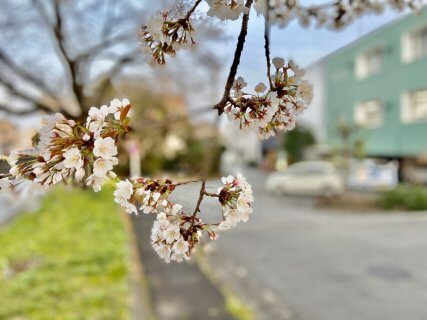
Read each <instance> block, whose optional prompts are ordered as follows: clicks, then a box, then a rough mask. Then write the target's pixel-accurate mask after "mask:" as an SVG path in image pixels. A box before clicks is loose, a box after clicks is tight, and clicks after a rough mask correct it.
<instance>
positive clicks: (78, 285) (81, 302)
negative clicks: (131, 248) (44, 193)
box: [0, 188, 130, 320]
mask: <svg viewBox="0 0 427 320" xmlns="http://www.w3.org/2000/svg"><path fill="white" fill-rule="evenodd" d="M128 261H129V257H128V252H127V239H126V234H125V231H124V227H123V225H122V223H121V220H120V216H119V213H118V210H117V207H116V206H115V204H114V203H113V197H112V191H111V190H105V191H102V192H100V193H93V192H92V191H90V190H86V191H83V190H74V189H73V190H72V189H66V188H57V189H55V190H53V191H52V192H51V193H50V195H49V196H48V197H46V198H45V199H44V201H43V204H42V207H41V209H40V210H39V211H37V212H36V213H28V214H22V215H21V216H19V217H18V218H17V219H16V220H15V221H13V222H12V223H11V224H9V225H7V226H5V227H3V228H2V229H0V319H16V320H18V319H19V320H21V319H22V320H23V319H43V320H44V319H79V320H82V319H114V320H115V319H129V317H130V315H129V306H128V305H129V295H130V292H129V291H130V288H129V286H128V280H129V277H128V264H129V263H128Z"/></svg>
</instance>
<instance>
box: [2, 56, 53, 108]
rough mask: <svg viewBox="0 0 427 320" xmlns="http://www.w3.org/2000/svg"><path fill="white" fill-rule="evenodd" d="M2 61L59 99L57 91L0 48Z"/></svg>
mask: <svg viewBox="0 0 427 320" xmlns="http://www.w3.org/2000/svg"><path fill="white" fill-rule="evenodd" d="M0 61H2V62H3V63H4V64H5V65H6V66H7V67H8V68H9V69H10V70H12V71H13V72H14V73H15V74H16V75H18V76H20V77H21V78H23V79H24V80H26V81H28V82H30V83H31V84H32V85H34V86H35V87H37V88H38V89H39V90H41V91H44V93H46V94H48V95H49V96H50V97H51V98H52V99H55V100H57V97H56V95H55V93H54V92H53V91H52V90H50V89H49V88H48V87H47V86H46V84H45V83H44V82H43V81H42V80H41V79H39V78H37V77H35V76H34V75H33V74H31V73H29V72H27V71H26V70H24V69H22V68H21V67H20V66H18V65H17V64H16V63H15V62H14V61H13V60H12V59H10V58H9V57H8V56H7V54H6V53H5V52H3V51H2V50H1V49H0Z"/></svg>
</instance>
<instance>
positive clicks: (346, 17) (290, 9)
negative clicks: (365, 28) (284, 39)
mask: <svg viewBox="0 0 427 320" xmlns="http://www.w3.org/2000/svg"><path fill="white" fill-rule="evenodd" d="M421 2H422V0H386V1H379V0H338V1H333V2H332V3H325V4H323V5H317V6H316V5H313V6H307V7H306V6H302V5H300V2H299V1H289V0H255V2H254V8H255V10H256V11H257V12H258V14H260V15H264V16H265V15H266V13H267V12H268V17H269V21H270V22H271V23H273V24H277V25H278V26H279V27H285V26H286V25H287V24H288V23H289V22H290V21H292V20H294V19H297V20H298V21H299V23H300V24H301V25H302V26H304V27H307V26H310V25H311V24H312V23H315V24H316V27H327V28H329V29H340V28H343V27H345V26H347V25H348V24H350V23H351V22H353V21H354V20H355V19H356V18H358V17H360V16H362V15H363V14H367V13H374V14H380V13H382V12H383V11H384V10H385V8H386V6H387V5H388V6H390V7H391V8H393V9H395V10H398V11H402V10H404V9H406V8H410V9H415V8H416V7H417V6H418V5H419V4H421ZM267 3H268V8H267Z"/></svg>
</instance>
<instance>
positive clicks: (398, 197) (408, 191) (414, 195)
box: [380, 185, 427, 211]
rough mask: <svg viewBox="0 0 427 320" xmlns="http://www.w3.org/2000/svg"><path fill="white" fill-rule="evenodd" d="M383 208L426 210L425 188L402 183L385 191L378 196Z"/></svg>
mask: <svg viewBox="0 0 427 320" xmlns="http://www.w3.org/2000/svg"><path fill="white" fill-rule="evenodd" d="M380 204H381V206H382V207H383V208H385V209H406V210H411V211H417V210H427V188H425V187H421V186H410V185H402V186H399V187H397V188H396V189H394V190H392V191H388V192H385V193H384V194H383V195H382V196H381V198H380Z"/></svg>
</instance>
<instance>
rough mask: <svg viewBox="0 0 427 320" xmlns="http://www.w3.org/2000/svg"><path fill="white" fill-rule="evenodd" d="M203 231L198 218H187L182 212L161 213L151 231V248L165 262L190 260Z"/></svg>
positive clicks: (202, 225)
mask: <svg viewBox="0 0 427 320" xmlns="http://www.w3.org/2000/svg"><path fill="white" fill-rule="evenodd" d="M204 229H205V225H204V224H203V223H202V220H201V219H200V218H197V217H191V216H187V215H186V214H185V213H184V212H182V211H179V212H171V211H165V212H161V213H159V214H158V215H157V220H156V221H155V222H154V224H153V228H152V230H151V241H152V245H153V248H154V250H155V251H156V252H157V254H158V255H159V257H160V258H162V259H164V260H165V261H166V262H170V261H171V260H172V261H176V262H182V261H184V260H187V259H189V258H190V254H191V252H192V250H193V248H194V246H195V245H196V244H197V243H198V242H199V241H200V237H201V236H202V231H203V230H204Z"/></svg>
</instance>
